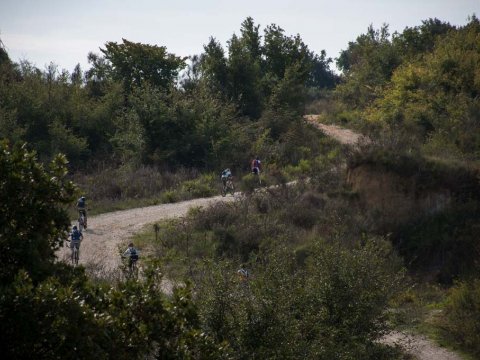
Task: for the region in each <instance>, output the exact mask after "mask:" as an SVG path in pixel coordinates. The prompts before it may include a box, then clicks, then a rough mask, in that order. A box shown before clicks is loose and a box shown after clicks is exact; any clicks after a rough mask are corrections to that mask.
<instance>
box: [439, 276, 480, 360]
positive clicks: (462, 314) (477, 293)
mask: <svg viewBox="0 0 480 360" xmlns="http://www.w3.org/2000/svg"><path fill="white" fill-rule="evenodd" d="M445 315H446V319H447V322H446V323H445V324H444V326H445V330H447V331H448V332H449V334H450V335H449V336H451V335H453V337H454V339H455V341H456V342H457V343H458V344H461V345H462V346H463V347H464V348H466V349H468V350H469V351H471V352H472V354H473V355H474V356H475V357H479V356H480V279H478V278H477V279H472V280H469V281H466V282H462V283H460V284H458V285H456V286H455V287H453V288H452V289H451V290H450V294H449V296H448V299H447V306H446V308H445Z"/></svg>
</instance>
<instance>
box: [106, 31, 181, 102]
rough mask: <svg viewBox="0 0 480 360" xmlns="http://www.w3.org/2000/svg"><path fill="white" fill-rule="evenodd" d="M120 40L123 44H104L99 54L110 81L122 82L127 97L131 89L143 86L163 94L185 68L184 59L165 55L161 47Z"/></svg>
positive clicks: (163, 48)
mask: <svg viewBox="0 0 480 360" xmlns="http://www.w3.org/2000/svg"><path fill="white" fill-rule="evenodd" d="M122 40H123V44H117V43H116V42H112V41H110V42H107V43H106V44H105V49H100V51H101V52H102V53H103V54H104V55H105V58H106V59H107V60H108V61H110V62H111V64H112V72H113V77H114V78H115V79H117V80H121V81H123V85H124V89H125V91H126V93H127V94H130V93H131V91H132V89H133V87H138V86H141V85H142V84H143V83H144V82H148V83H150V85H152V86H154V87H158V88H161V89H164V90H165V89H167V88H169V87H170V86H171V85H172V84H173V81H174V80H175V78H176V76H177V75H178V72H179V71H180V70H181V69H183V68H184V67H185V60H186V59H187V58H181V57H178V56H175V55H173V54H170V53H168V52H167V48H166V47H165V46H156V45H147V44H141V43H134V42H131V41H128V40H126V39H122Z"/></svg>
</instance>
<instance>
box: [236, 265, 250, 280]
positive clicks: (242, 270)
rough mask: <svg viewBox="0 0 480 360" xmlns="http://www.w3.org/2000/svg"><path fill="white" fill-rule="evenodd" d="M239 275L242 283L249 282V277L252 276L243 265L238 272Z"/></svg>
mask: <svg viewBox="0 0 480 360" xmlns="http://www.w3.org/2000/svg"><path fill="white" fill-rule="evenodd" d="M237 274H238V276H239V278H240V281H247V280H248V277H249V276H250V274H249V273H248V270H247V269H245V267H244V266H243V265H242V266H241V267H240V269H239V270H237Z"/></svg>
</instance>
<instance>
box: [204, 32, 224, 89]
mask: <svg viewBox="0 0 480 360" xmlns="http://www.w3.org/2000/svg"><path fill="white" fill-rule="evenodd" d="M203 49H204V51H205V53H204V54H203V55H202V57H201V69H202V73H203V76H204V77H205V79H206V81H207V83H208V84H209V85H210V86H211V87H212V89H213V90H214V91H217V92H220V93H222V92H224V91H226V88H227V81H228V79H227V77H228V75H227V74H228V69H227V60H226V59H225V52H224V50H223V48H222V45H221V44H220V43H219V42H218V41H217V40H216V39H215V38H213V37H211V38H210V41H209V42H208V44H207V45H204V46H203Z"/></svg>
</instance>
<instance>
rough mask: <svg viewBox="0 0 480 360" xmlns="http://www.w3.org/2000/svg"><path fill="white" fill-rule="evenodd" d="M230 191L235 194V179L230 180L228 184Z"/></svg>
mask: <svg viewBox="0 0 480 360" xmlns="http://www.w3.org/2000/svg"><path fill="white" fill-rule="evenodd" d="M228 188H229V190H230V192H231V193H232V195H235V185H234V184H233V181H230V184H229V186H228Z"/></svg>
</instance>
